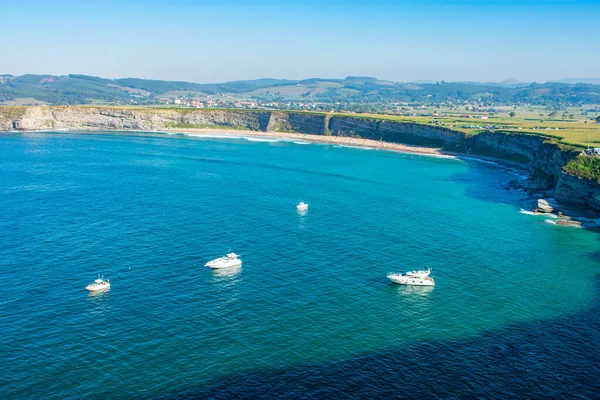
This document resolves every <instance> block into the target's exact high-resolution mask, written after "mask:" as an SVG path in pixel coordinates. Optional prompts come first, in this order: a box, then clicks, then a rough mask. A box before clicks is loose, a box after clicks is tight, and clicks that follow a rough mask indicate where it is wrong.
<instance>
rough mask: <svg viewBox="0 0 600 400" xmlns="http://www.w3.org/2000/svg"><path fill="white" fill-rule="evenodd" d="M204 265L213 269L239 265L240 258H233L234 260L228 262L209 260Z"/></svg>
mask: <svg viewBox="0 0 600 400" xmlns="http://www.w3.org/2000/svg"><path fill="white" fill-rule="evenodd" d="M204 266H205V267H209V268H213V269H219V268H233V267H241V266H242V260H234V261H228V262H215V261H210V262H207V263H206V264H205V265H204Z"/></svg>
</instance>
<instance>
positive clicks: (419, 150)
mask: <svg viewBox="0 0 600 400" xmlns="http://www.w3.org/2000/svg"><path fill="white" fill-rule="evenodd" d="M161 132H167V133H199V134H203V133H204V134H218V135H223V136H228V135H230V136H254V137H263V138H277V139H293V140H303V141H307V142H313V143H328V144H337V145H341V146H352V147H366V148H374V149H380V150H389V151H398V152H402V153H415V154H426V155H436V156H444V157H452V156H450V155H448V154H443V153H442V152H441V149H440V148H435V147H421V146H408V145H405V144H400V143H390V142H381V141H378V140H370V139H359V138H351V137H342V136H325V135H309V134H301V133H291V132H257V131H248V130H236V129H166V130H161Z"/></svg>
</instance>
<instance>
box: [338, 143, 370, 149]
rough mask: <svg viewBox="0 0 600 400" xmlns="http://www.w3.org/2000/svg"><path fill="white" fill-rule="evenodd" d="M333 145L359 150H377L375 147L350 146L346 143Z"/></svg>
mask: <svg viewBox="0 0 600 400" xmlns="http://www.w3.org/2000/svg"><path fill="white" fill-rule="evenodd" d="M333 147H344V148H347V149H359V150H377V148H375V147H364V146H350V145H347V144H336V145H335V146H333Z"/></svg>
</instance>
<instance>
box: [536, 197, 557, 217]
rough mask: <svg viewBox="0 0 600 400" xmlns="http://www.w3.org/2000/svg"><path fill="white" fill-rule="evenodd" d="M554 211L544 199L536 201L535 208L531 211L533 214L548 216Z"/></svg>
mask: <svg viewBox="0 0 600 400" xmlns="http://www.w3.org/2000/svg"><path fill="white" fill-rule="evenodd" d="M552 211H554V208H552V206H551V205H550V204H548V202H547V201H546V200H544V199H538V201H537V207H536V208H534V209H533V212H539V213H546V214H549V213H551V212H552Z"/></svg>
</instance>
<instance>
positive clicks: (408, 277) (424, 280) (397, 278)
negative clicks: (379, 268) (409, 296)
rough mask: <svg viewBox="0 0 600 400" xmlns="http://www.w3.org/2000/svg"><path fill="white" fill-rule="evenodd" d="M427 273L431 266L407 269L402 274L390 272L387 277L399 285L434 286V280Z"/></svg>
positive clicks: (429, 272) (429, 271)
mask: <svg viewBox="0 0 600 400" xmlns="http://www.w3.org/2000/svg"><path fill="white" fill-rule="evenodd" d="M429 274H431V268H429V269H426V270H421V271H409V272H407V273H404V274H396V273H392V272H390V273H389V274H388V276H387V277H388V279H389V280H391V281H392V282H394V283H398V284H400V285H413V286H435V281H434V280H433V278H432V277H430V276H429Z"/></svg>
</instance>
